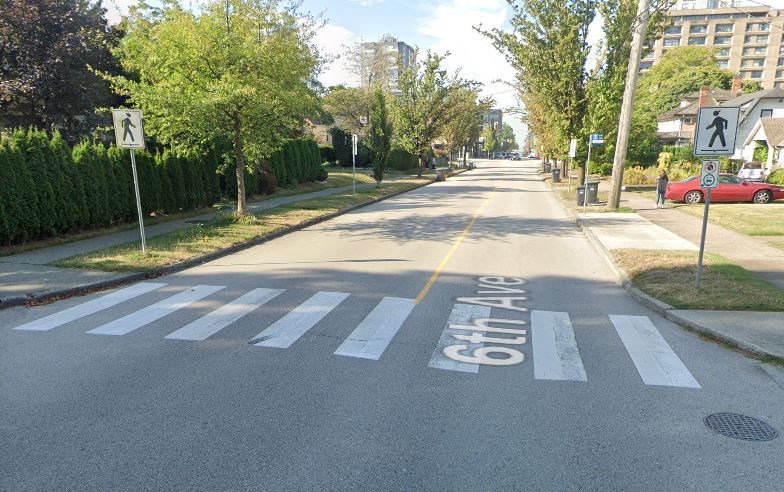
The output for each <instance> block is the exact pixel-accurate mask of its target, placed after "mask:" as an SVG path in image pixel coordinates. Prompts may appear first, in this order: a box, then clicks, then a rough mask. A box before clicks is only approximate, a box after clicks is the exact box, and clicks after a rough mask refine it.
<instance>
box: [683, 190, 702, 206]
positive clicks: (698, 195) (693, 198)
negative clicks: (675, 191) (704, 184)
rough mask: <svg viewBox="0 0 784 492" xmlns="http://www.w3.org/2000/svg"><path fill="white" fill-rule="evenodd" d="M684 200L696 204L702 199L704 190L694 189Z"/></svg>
mask: <svg viewBox="0 0 784 492" xmlns="http://www.w3.org/2000/svg"><path fill="white" fill-rule="evenodd" d="M683 201H684V202H686V203H688V204H690V205H694V204H695V203H700V202H701V201H702V192H701V191H697V190H692V191H690V192H688V193H686V196H684V197H683Z"/></svg>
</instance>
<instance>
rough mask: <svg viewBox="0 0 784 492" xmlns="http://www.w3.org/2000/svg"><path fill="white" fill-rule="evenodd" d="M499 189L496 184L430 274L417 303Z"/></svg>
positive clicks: (425, 294)
mask: <svg viewBox="0 0 784 492" xmlns="http://www.w3.org/2000/svg"><path fill="white" fill-rule="evenodd" d="M497 189H498V185H496V187H495V188H493V191H491V192H490V195H488V196H487V198H485V201H484V202H483V203H482V206H481V207H479V210H478V211H477V212H476V214H475V215H474V217H473V218H472V219H471V222H470V223H469V224H468V226H466V228H465V229H463V233H462V234H460V237H458V238H457V240H456V241H455V244H453V245H452V248H450V249H449V252H447V254H446V256H444V259H443V260H441V263H439V264H438V267H437V268H436V270H435V271H434V272H433V274H432V275H430V278H429V279H428V280H427V283H426V284H425V286H424V287H422V290H420V291H419V295H418V296H416V304H419V303H420V302H422V300H423V299H424V298H425V296H427V293H428V292H430V288H431V287H433V284H435V283H436V281H437V280H438V277H439V276H440V275H441V272H442V271H444V268H445V267H446V265H447V263H449V259H450V258H452V255H453V254H455V251H457V248H458V247H460V243H462V242H463V239H465V238H466V236H468V233H469V232H471V228H472V227H474V224H476V221H477V220H479V216H480V215H482V212H484V210H485V207H486V206H487V204H488V203H489V202H490V199H491V198H492V197H493V194H495V190H497Z"/></svg>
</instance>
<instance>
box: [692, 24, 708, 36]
mask: <svg viewBox="0 0 784 492" xmlns="http://www.w3.org/2000/svg"><path fill="white" fill-rule="evenodd" d="M706 32H708V26H706V25H705V24H701V25H696V26H691V27H690V28H689V34H705V33H706Z"/></svg>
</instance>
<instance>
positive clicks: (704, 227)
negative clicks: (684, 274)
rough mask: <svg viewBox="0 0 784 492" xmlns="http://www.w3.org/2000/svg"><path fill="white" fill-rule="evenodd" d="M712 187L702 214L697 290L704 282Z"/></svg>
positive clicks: (709, 189) (708, 192)
mask: <svg viewBox="0 0 784 492" xmlns="http://www.w3.org/2000/svg"><path fill="white" fill-rule="evenodd" d="M711 191H712V188H708V191H707V192H706V193H705V211H704V212H703V216H702V237H701V238H700V258H699V260H697V290H700V283H701V282H702V256H703V255H704V254H705V233H706V232H707V231H708V209H709V208H710V200H711Z"/></svg>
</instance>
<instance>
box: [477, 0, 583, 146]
mask: <svg viewBox="0 0 784 492" xmlns="http://www.w3.org/2000/svg"><path fill="white" fill-rule="evenodd" d="M508 1H509V4H510V5H511V6H512V8H513V10H514V15H513V17H512V19H511V25H512V31H511V32H505V31H503V30H501V29H494V30H492V31H489V32H484V34H485V35H486V36H488V37H489V38H490V39H491V40H492V41H493V44H494V45H495V47H496V48H497V49H498V50H499V51H500V52H501V53H504V54H505V55H506V57H507V59H508V60H509V62H510V63H511V64H512V65H513V66H514V68H515V69H516V72H517V81H516V87H517V89H518V92H519V97H520V100H521V101H522V102H523V103H524V104H525V108H526V112H527V117H526V119H527V121H528V124H529V126H530V127H531V129H532V131H533V132H534V134H535V135H536V136H537V138H538V140H539V146H540V148H539V149H538V150H539V151H540V152H541V153H542V154H543V155H545V156H554V157H563V156H565V154H566V152H567V150H568V148H569V139H570V138H571V137H573V136H576V135H577V134H578V132H579V131H580V130H581V129H582V126H583V118H584V116H585V110H586V100H585V84H586V81H587V73H586V69H585V62H586V58H587V56H588V54H589V52H590V46H589V45H588V42H587V35H588V26H589V25H590V24H591V22H592V20H593V17H594V15H595V9H596V3H597V0H539V1H536V2H528V1H526V2H517V1H516V0H508Z"/></svg>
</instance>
